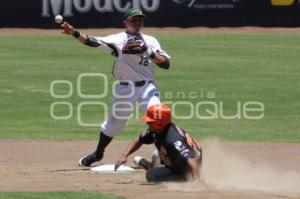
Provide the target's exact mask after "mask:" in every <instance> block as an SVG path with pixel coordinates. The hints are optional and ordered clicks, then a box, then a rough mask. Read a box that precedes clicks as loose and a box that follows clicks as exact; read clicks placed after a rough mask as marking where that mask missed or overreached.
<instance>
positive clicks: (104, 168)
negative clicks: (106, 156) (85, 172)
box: [91, 164, 135, 173]
mask: <svg viewBox="0 0 300 199" xmlns="http://www.w3.org/2000/svg"><path fill="white" fill-rule="evenodd" d="M91 171H92V172H93V173H133V172H134V171H135V170H134V169H133V168H131V167H128V166H124V165H121V166H120V167H119V169H118V170H117V171H115V165H114V164H104V165H101V166H97V167H93V168H91Z"/></svg>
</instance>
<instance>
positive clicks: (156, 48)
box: [151, 37, 171, 59]
mask: <svg viewBox="0 0 300 199" xmlns="http://www.w3.org/2000/svg"><path fill="white" fill-rule="evenodd" d="M151 48H152V50H153V51H154V52H155V53H159V54H160V55H162V56H164V57H166V58H167V59H171V56H170V55H169V54H168V53H167V52H166V51H164V50H163V49H162V48H161V46H160V44H159V42H158V41H157V39H155V38H154V37H153V41H152V45H151Z"/></svg>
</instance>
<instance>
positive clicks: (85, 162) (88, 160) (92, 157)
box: [78, 153, 103, 167]
mask: <svg viewBox="0 0 300 199" xmlns="http://www.w3.org/2000/svg"><path fill="white" fill-rule="evenodd" d="M102 157H103V155H101V156H100V157H97V156H96V154H95V153H92V154H89V155H86V156H84V157H82V158H80V160H79V161H78V165H79V166H85V167H89V166H91V164H93V163H94V162H97V161H100V160H101V159H102Z"/></svg>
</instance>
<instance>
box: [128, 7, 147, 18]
mask: <svg viewBox="0 0 300 199" xmlns="http://www.w3.org/2000/svg"><path fill="white" fill-rule="evenodd" d="M134 16H141V17H144V18H146V15H144V14H143V12H142V10H141V9H139V8H132V9H129V10H127V11H126V12H125V16H124V17H125V19H128V18H130V17H134Z"/></svg>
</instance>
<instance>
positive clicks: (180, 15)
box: [0, 0, 300, 28]
mask: <svg viewBox="0 0 300 199" xmlns="http://www.w3.org/2000/svg"><path fill="white" fill-rule="evenodd" d="M129 8H141V9H142V10H143V11H144V13H145V14H146V15H147V20H146V26H153V27H165V26H175V27H193V26H209V27H217V26H288V27H294V26H299V25H300V2H299V0H23V1H21V0H1V1H0V16H1V17H0V27H28V28H56V27H57V24H55V23H54V20H53V18H54V16H55V15H57V14H60V15H62V16H64V18H65V19H66V20H67V21H69V22H71V23H73V24H74V25H76V27H79V28H106V27H122V24H123V23H122V20H123V16H124V12H125V11H126V10H127V9H129Z"/></svg>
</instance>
